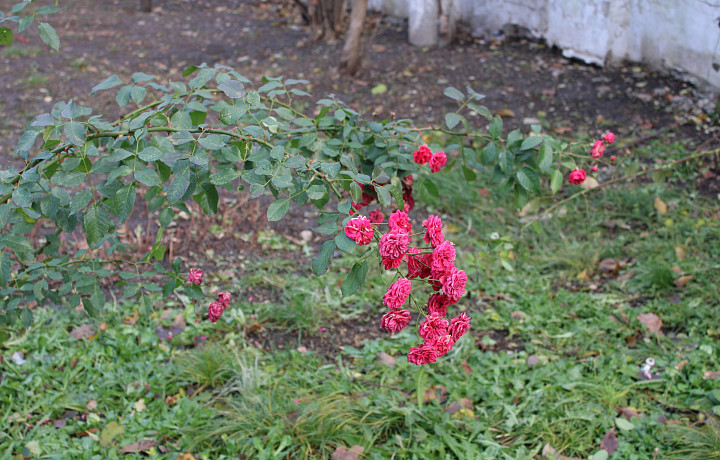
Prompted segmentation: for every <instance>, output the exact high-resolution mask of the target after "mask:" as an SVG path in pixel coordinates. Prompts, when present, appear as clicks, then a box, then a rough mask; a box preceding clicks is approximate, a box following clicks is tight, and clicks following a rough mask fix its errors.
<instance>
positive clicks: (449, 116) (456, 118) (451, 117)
mask: <svg viewBox="0 0 720 460" xmlns="http://www.w3.org/2000/svg"><path fill="white" fill-rule="evenodd" d="M460 120H461V118H460V115H458V114H457V113H446V114H445V124H447V127H448V128H450V129H453V128H454V127H455V126H457V124H458V123H460Z"/></svg>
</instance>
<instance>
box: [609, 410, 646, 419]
mask: <svg viewBox="0 0 720 460" xmlns="http://www.w3.org/2000/svg"><path fill="white" fill-rule="evenodd" d="M615 410H616V411H618V412H620V415H622V416H623V417H625V419H626V420H630V419H631V418H633V417H642V416H643V414H641V413H639V412H638V411H636V410H635V409H633V408H632V407H616V408H615Z"/></svg>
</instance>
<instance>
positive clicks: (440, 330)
mask: <svg viewBox="0 0 720 460" xmlns="http://www.w3.org/2000/svg"><path fill="white" fill-rule="evenodd" d="M447 330H448V321H447V320H446V319H445V318H443V317H441V316H438V315H435V314H433V315H429V316H428V317H427V318H425V321H423V322H422V323H420V328H419V329H418V335H419V336H420V337H422V338H423V339H425V340H435V339H437V338H438V337H440V336H443V335H445V334H447Z"/></svg>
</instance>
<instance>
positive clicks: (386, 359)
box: [377, 351, 395, 366]
mask: <svg viewBox="0 0 720 460" xmlns="http://www.w3.org/2000/svg"><path fill="white" fill-rule="evenodd" d="M377 357H378V359H379V360H380V361H382V363H383V364H385V365H386V366H394V365H395V358H393V357H392V356H390V355H389V354H387V353H385V352H384V351H381V352H380V353H378V354H377Z"/></svg>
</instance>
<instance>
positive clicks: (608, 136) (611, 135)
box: [603, 131, 615, 144]
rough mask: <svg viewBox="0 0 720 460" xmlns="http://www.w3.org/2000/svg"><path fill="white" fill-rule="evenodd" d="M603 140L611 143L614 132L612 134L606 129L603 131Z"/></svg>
mask: <svg viewBox="0 0 720 460" xmlns="http://www.w3.org/2000/svg"><path fill="white" fill-rule="evenodd" d="M603 140H604V141H605V142H607V143H608V144H612V143H613V142H615V134H613V133H611V132H609V131H608V132H607V133H605V135H604V136H603Z"/></svg>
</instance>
